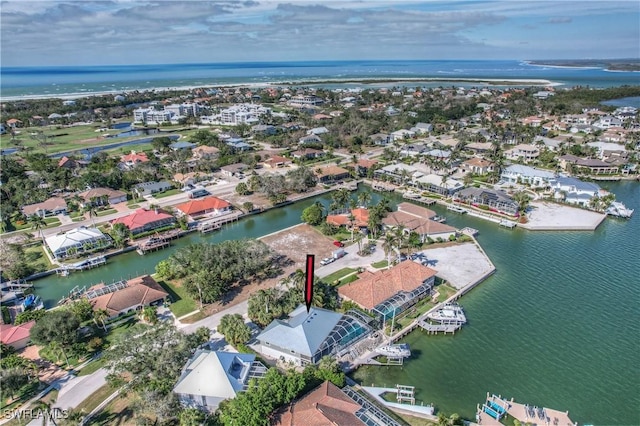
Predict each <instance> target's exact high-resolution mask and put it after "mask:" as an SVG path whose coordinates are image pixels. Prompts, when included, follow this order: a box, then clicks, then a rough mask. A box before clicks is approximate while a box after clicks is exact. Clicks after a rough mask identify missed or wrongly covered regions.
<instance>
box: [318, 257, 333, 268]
mask: <svg viewBox="0 0 640 426" xmlns="http://www.w3.org/2000/svg"><path fill="white" fill-rule="evenodd" d="M334 260H335V259H334V258H333V257H325V258H324V259H322V260H321V261H320V264H321V265H322V266H324V265H328V264H330V263H331V262H333V261H334Z"/></svg>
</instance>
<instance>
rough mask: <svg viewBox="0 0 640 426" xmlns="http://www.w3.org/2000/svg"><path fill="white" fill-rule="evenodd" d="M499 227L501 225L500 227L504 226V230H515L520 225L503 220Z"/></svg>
mask: <svg viewBox="0 0 640 426" xmlns="http://www.w3.org/2000/svg"><path fill="white" fill-rule="evenodd" d="M498 225H500V226H502V227H504V228H509V229H513V228H515V227H516V226H517V225H518V224H517V223H515V222H512V221H510V220H507V219H502V220H501V221H500V223H499V224H498Z"/></svg>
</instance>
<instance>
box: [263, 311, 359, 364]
mask: <svg viewBox="0 0 640 426" xmlns="http://www.w3.org/2000/svg"><path fill="white" fill-rule="evenodd" d="M370 332H371V329H370V328H369V326H367V325H366V324H363V323H361V322H360V321H359V320H358V319H356V318H355V317H353V316H350V315H349V314H345V315H342V314H339V313H337V312H332V311H328V310H326V309H321V308H315V307H312V308H311V309H310V310H309V312H307V308H306V306H304V305H300V306H298V307H297V308H296V309H295V310H294V311H293V312H291V313H290V314H289V318H287V319H286V320H279V319H276V320H274V321H272V322H271V324H269V325H268V326H267V327H266V328H265V329H264V330H263V331H262V333H260V334H259V335H258V336H257V337H256V339H257V340H258V342H259V343H260V353H262V354H263V355H265V356H268V357H271V358H274V359H279V360H281V361H286V362H291V363H293V364H295V365H305V364H309V363H311V364H316V363H317V362H319V361H320V359H322V357H323V356H327V355H334V354H336V353H337V352H338V351H340V350H343V349H345V348H347V347H348V346H349V345H351V344H353V343H354V342H356V341H359V340H361V339H363V338H365V337H366V336H367V335H369V333H370Z"/></svg>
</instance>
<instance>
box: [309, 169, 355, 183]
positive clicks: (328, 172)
mask: <svg viewBox="0 0 640 426" xmlns="http://www.w3.org/2000/svg"><path fill="white" fill-rule="evenodd" d="M315 174H316V176H317V177H318V181H320V182H330V181H334V180H340V179H345V178H348V177H349V176H351V174H350V173H349V170H347V169H343V168H342V167H339V166H334V165H329V166H324V167H321V168H320V170H316V171H315Z"/></svg>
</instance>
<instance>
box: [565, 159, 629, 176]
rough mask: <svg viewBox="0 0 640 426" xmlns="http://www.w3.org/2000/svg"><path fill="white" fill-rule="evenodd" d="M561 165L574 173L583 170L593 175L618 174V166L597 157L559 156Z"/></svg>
mask: <svg viewBox="0 0 640 426" xmlns="http://www.w3.org/2000/svg"><path fill="white" fill-rule="evenodd" d="M558 160H559V163H560V167H561V168H562V169H563V170H565V171H569V172H572V173H576V172H578V173H579V172H583V173H586V174H591V175H600V174H616V173H618V172H619V168H618V166H616V165H614V164H609V163H607V162H605V161H602V160H598V159H595V158H580V157H576V156H575V155H570V154H567V155H563V156H561V157H559V158H558Z"/></svg>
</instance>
